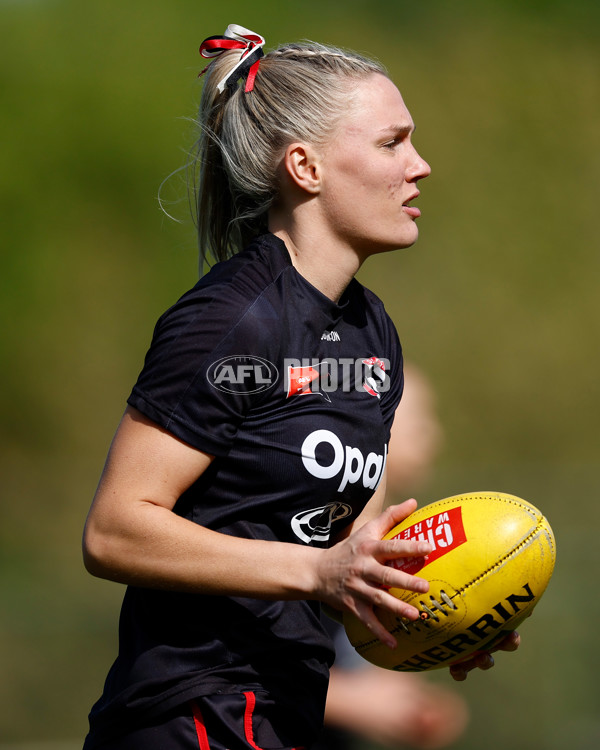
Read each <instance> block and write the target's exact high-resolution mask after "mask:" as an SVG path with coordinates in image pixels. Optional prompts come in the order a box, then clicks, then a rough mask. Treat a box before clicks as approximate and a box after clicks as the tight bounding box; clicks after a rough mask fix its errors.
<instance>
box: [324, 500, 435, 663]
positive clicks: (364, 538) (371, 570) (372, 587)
mask: <svg viewBox="0 0 600 750" xmlns="http://www.w3.org/2000/svg"><path fill="white" fill-rule="evenodd" d="M416 506H417V504H416V501H415V500H407V501H406V502H404V503H402V504H400V505H391V506H389V507H388V508H386V510H384V511H383V513H381V514H380V515H379V516H378V517H377V518H375V519H373V520H371V521H368V522H367V523H365V524H364V525H363V526H361V527H360V528H359V529H358V531H355V532H354V533H352V534H350V536H348V537H346V538H345V539H344V540H343V541H341V542H338V543H337V544H335V545H334V546H333V547H331V548H329V549H327V550H323V553H322V555H321V556H320V559H319V561H318V564H317V571H316V574H317V592H316V593H317V598H318V599H320V600H321V601H323V602H324V603H326V604H328V605H329V606H331V607H333V608H334V609H337V610H342V611H347V612H351V613H352V614H353V615H355V616H356V617H357V618H358V619H359V620H360V621H361V622H362V623H363V624H364V625H365V626H366V627H367V628H368V629H369V630H370V631H371V632H372V633H373V635H374V636H375V637H376V638H379V640H380V641H381V642H382V643H384V644H385V645H387V646H389V648H392V649H393V648H395V647H396V645H397V643H396V639H395V638H394V636H393V635H391V633H389V632H388V630H387V629H386V628H385V627H384V626H383V625H382V623H381V622H380V620H379V618H378V617H377V614H376V612H375V608H376V607H381V608H383V609H387V610H389V611H390V612H392V613H393V614H395V615H396V616H398V617H406V618H408V619H409V620H416V619H417V618H418V617H419V611H418V610H417V609H416V607H413V606H412V605H410V604H407V603H406V602H403V601H402V600H400V599H398V598H396V597H395V596H393V595H392V594H390V593H389V589H390V588H399V589H406V590H408V591H415V592H417V593H426V592H427V591H428V590H429V583H428V582H427V581H426V580H425V579H423V578H419V577H417V576H413V575H410V574H409V573H406V572H404V571H402V570H397V569H396V568H394V567H392V566H390V565H387V564H386V563H388V562H390V561H392V560H397V559H398V558H407V557H424V556H425V555H427V554H429V553H430V552H431V551H432V547H431V545H430V544H428V543H427V542H416V541H406V540H401V539H389V540H385V541H384V540H382V537H383V536H384V535H385V534H386V533H387V532H388V531H390V530H391V529H392V528H394V526H396V525H397V524H398V523H400V521H403V520H404V519H405V518H406V517H407V516H409V515H410V514H411V513H412V512H413V511H414V510H415V508H416Z"/></svg>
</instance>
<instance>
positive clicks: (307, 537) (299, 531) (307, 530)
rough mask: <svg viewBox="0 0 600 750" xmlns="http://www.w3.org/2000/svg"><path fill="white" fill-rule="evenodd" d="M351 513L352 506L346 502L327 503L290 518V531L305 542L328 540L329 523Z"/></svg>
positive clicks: (329, 532)
mask: <svg viewBox="0 0 600 750" xmlns="http://www.w3.org/2000/svg"><path fill="white" fill-rule="evenodd" d="M351 513H352V508H351V507H350V506H349V505H348V504H347V503H328V504H327V505H322V506H321V507H320V508H312V509H311V510H304V511H302V513H297V514H296V515H295V516H294V517H293V518H292V531H293V532H294V534H295V535H296V536H297V537H298V539H301V540H302V541H303V542H306V543H307V544H310V542H313V543H315V542H316V543H319V542H328V541H329V537H330V535H331V524H332V523H334V522H335V521H339V520H340V519H341V518H346V517H347V516H349V515H350V514H351Z"/></svg>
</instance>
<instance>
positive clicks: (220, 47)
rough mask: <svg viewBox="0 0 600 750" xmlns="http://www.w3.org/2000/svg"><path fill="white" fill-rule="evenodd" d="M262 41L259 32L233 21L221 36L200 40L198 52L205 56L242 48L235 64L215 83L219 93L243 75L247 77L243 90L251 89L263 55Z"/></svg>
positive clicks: (208, 56)
mask: <svg viewBox="0 0 600 750" xmlns="http://www.w3.org/2000/svg"><path fill="white" fill-rule="evenodd" d="M264 43H265V40H264V38H263V37H262V36H261V35H260V34H256V33H255V32H254V31H250V29H245V28H244V27H243V26H238V25H237V24H235V23H231V24H229V26H228V27H227V29H226V30H225V34H224V35H223V36H209V37H208V38H207V39H205V40H204V41H203V42H202V44H201V45H200V54H201V55H202V57H207V58H211V57H218V55H221V54H222V53H223V52H227V51H228V50H231V49H241V50H244V51H243V52H242V56H241V58H240V61H239V62H238V63H237V65H236V66H235V67H234V68H233V70H231V71H230V72H229V73H228V74H227V75H226V76H225V77H224V78H222V79H221V80H220V81H219V83H218V84H217V91H218V92H219V93H222V92H223V91H224V90H225V86H227V85H228V84H229V85H234V84H235V83H236V82H237V81H238V79H239V78H242V77H243V76H245V75H246V76H247V78H246V86H245V89H244V91H246V92H248V91H252V89H253V88H254V79H255V78H256V73H257V71H258V65H259V62H260V58H261V57H262V56H263V55H264V52H263V49H262V48H263V46H264ZM208 67H210V65H209V66H208ZM207 70H208V68H205V69H204V70H203V71H202V73H200V75H202V74H203V73H205V72H206V71H207Z"/></svg>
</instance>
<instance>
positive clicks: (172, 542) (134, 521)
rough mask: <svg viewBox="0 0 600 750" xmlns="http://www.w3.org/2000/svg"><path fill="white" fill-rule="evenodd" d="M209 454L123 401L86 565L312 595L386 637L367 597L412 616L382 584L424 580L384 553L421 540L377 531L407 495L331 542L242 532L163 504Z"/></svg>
mask: <svg viewBox="0 0 600 750" xmlns="http://www.w3.org/2000/svg"><path fill="white" fill-rule="evenodd" d="M211 461H212V457H211V456H209V455H207V454H205V453H202V452H201V451H198V450H196V449H195V448H192V447H191V446H189V445H187V444H185V443H183V442H181V441H180V440H178V439H176V438H174V437H173V436H172V435H171V434H170V433H168V432H166V431H165V430H162V429H161V428H159V427H158V426H157V425H156V424H154V423H153V422H152V421H150V420H148V419H147V418H146V417H144V416H143V415H141V414H140V413H139V412H137V411H136V410H135V409H132V408H128V409H127V411H126V413H125V415H124V417H123V419H122V421H121V424H120V425H119V428H118V430H117V433H116V435H115V438H114V440H113V443H112V446H111V449H110V452H109V455H108V459H107V462H106V466H105V468H104V471H103V473H102V477H101V480H100V483H99V486H98V490H97V492H96V495H95V498H94V501H93V504H92V507H91V509H90V513H89V515H88V519H87V522H86V526H85V532H84V540H83V549H84V560H85V564H86V567H87V569H88V570H89V572H90V573H92V574H93V575H97V576H100V577H103V578H109V579H111V580H115V581H118V582H121V583H126V584H133V585H138V586H149V587H155V588H171V589H177V590H181V591H192V592H198V593H207V594H223V595H237V596H251V597H256V598H264V599H318V600H320V601H323V602H325V603H327V604H329V605H330V606H333V607H334V608H336V609H342V610H343V609H348V610H349V611H352V612H354V613H355V614H356V615H357V616H358V617H359V618H361V619H363V621H365V623H366V624H367V626H368V627H371V628H372V630H373V633H374V634H375V635H376V636H377V637H382V638H387V642H388V643H390V642H391V640H390V639H391V636H390V635H389V633H387V631H386V630H385V629H384V628H383V626H382V625H381V624H380V623H379V621H378V620H377V618H376V617H375V615H374V613H373V606H375V605H377V606H383V607H386V608H388V609H391V610H392V611H394V612H396V613H397V614H398V615H400V616H405V617H409V618H410V619H416V617H418V611H417V610H416V609H415V608H414V607H412V606H410V605H407V604H405V603H404V602H400V601H399V600H398V599H396V598H395V597H393V596H391V595H390V594H389V593H388V592H387V591H386V590H385V589H386V588H387V587H389V586H394V587H399V588H407V589H411V590H416V591H425V590H426V589H427V584H426V583H425V582H424V581H423V580H422V579H419V578H416V577H414V576H410V575H408V574H406V573H403V572H402V571H396V570H394V569H393V568H391V567H389V566H386V565H385V562H386V561H387V560H389V559H393V558H395V557H404V556H407V555H408V556H410V555H423V554H426V553H427V552H428V551H430V548H429V545H426V544H423V543H422V542H421V543H414V542H410V543H409V542H399V541H397V540H396V541H387V542H382V541H381V537H382V536H383V534H384V533H385V532H386V531H387V530H388V529H389V528H391V527H392V526H394V525H395V524H396V523H398V522H399V521H400V520H401V519H402V518H404V517H405V516H406V515H408V513H410V512H412V510H414V506H415V504H414V501H412V502H409V503H404V504H403V505H401V506H393V507H392V508H388V509H387V510H386V511H385V512H384V513H383V514H381V515H380V516H378V517H377V518H376V519H374V520H371V521H369V522H367V523H365V524H364V525H363V526H362V527H361V528H360V529H359V530H358V531H357V532H356V533H354V534H352V535H351V536H350V537H348V538H347V539H345V540H343V541H342V542H340V543H339V544H336V545H335V546H334V547H332V548H331V549H317V548H313V547H303V546H301V545H295V544H288V543H283V542H271V541H262V540H254V539H241V538H237V537H232V536H228V535H224V534H220V533H218V532H215V531H212V530H210V529H207V528H204V527H202V526H200V525H198V524H195V523H193V522H192V521H189V520H187V519H184V518H181V517H179V516H177V515H176V514H175V513H173V512H172V511H173V507H174V505H175V503H176V502H177V499H178V498H179V497H180V495H181V494H182V493H183V492H184V491H185V490H186V489H187V488H188V487H190V486H191V485H192V484H193V482H194V481H196V479H197V478H198V477H199V476H200V475H201V474H202V473H203V472H204V471H205V470H206V469H207V468H208V466H209V465H210V463H211ZM392 640H393V639H392Z"/></svg>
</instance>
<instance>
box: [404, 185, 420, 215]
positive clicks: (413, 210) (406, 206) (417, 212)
mask: <svg viewBox="0 0 600 750" xmlns="http://www.w3.org/2000/svg"><path fill="white" fill-rule="evenodd" d="M420 194H421V193H420V192H419V191H418V190H417V191H416V192H415V193H413V194H412V195H411V196H410V197H409V198H407V199H406V200H405V201H404V203H403V204H402V209H403V211H404V212H405V213H407V214H408V215H409V216H411V217H412V218H413V219H418V218H419V216H420V215H421V210H420V209H419V208H417V207H416V206H410V205H409V204H410V202H411V201H414V200H415V198H418V197H419V195H420Z"/></svg>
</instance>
